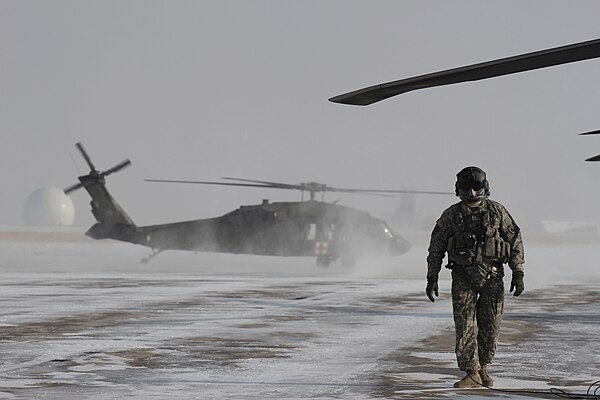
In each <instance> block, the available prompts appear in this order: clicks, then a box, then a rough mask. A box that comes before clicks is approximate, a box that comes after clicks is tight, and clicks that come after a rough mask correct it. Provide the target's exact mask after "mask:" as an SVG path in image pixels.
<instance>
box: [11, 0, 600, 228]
mask: <svg viewBox="0 0 600 400" xmlns="http://www.w3.org/2000/svg"><path fill="white" fill-rule="evenodd" d="M599 13H600V3H598V2H595V1H580V2H577V3H572V2H567V1H545V0H544V1H541V0H538V1H528V2H520V1H504V2H493V3H490V2H485V3H482V2H477V1H453V2H432V1H428V2H423V1H376V2H360V1H328V2H316V1H308V2H306V1H304V2H291V1H288V2H280V1H274V0H272V1H252V2H235V1H200V2H187V1H174V2H158V1H127V2H117V1H108V2H105V1H104V2H76V1H53V2H43V1H30V2H20V1H3V2H1V3H0V33H1V34H0V51H1V52H2V55H3V57H2V60H0V69H1V71H2V74H0V90H1V93H2V97H1V98H2V107H0V137H1V138H2V142H1V144H2V145H1V146H0V149H1V150H0V152H1V153H0V177H1V180H2V182H3V185H4V187H5V193H4V196H2V202H1V203H0V224H7V225H18V224H21V223H23V221H22V215H21V212H22V207H23V203H24V201H25V198H26V197H27V196H28V195H29V194H30V193H31V192H33V191H34V190H36V189H38V188H40V187H59V188H65V187H68V186H70V185H72V184H74V183H76V182H77V176H78V175H80V174H84V173H86V172H87V171H86V167H85V164H84V161H83V159H82V158H81V157H80V155H79V154H78V153H77V152H76V150H75V147H74V144H75V143H76V142H78V141H81V142H83V144H84V146H85V147H86V149H87V150H88V152H89V153H90V156H91V157H92V160H93V161H94V163H95V165H96V167H97V168H98V169H100V170H104V169H108V168H110V167H112V166H113V165H115V164H117V163H118V162H120V161H122V160H123V159H125V158H129V159H131V161H132V163H133V166H132V167H130V168H128V169H125V170H123V171H121V172H120V173H118V174H116V175H114V176H111V177H110V178H109V179H108V188H109V190H110V191H111V193H112V194H113V196H114V197H115V198H116V199H117V200H118V201H119V202H120V204H121V205H122V207H123V208H124V209H125V210H126V211H127V213H128V214H129V215H130V216H131V217H132V218H133V220H134V221H135V222H136V223H137V224H139V225H148V224H153V223H161V222H170V221H179V220H188V219H197V218H205V217H212V216H216V215H221V214H223V213H225V212H227V211H230V210H232V209H235V208H237V207H238V206H239V205H241V204H256V203H260V201H261V199H263V198H269V199H271V200H272V201H283V200H298V199H300V193H296V192H285V191H277V190H270V191H267V190H259V189H256V190H250V189H243V188H227V187H225V188H224V187H208V186H206V187H205V186H186V185H181V186H176V185H167V184H158V183H147V182H144V179H146V178H156V179H191V180H217V179H218V178H219V177H222V176H234V177H241V178H250V179H259V180H268V181H277V182H288V183H299V182H309V181H317V182H321V183H326V184H329V185H332V186H337V187H350V188H353V187H358V188H361V187H368V188H380V189H415V190H437V191H453V187H454V182H455V175H456V173H457V172H458V171H459V170H460V169H461V168H462V167H464V166H466V165H478V166H480V167H482V168H483V169H484V170H486V172H487V173H488V179H489V181H490V185H491V191H492V196H491V198H492V199H495V200H498V201H500V202H501V203H503V204H505V205H506V206H507V207H508V209H509V210H510V211H511V213H512V214H513V216H514V217H515V219H516V220H517V221H518V222H519V223H520V224H521V225H527V224H532V223H535V222H536V221H539V220H543V219H550V220H572V221H587V222H592V223H598V222H600V209H599V208H598V207H597V204H596V203H597V198H598V197H599V196H600V165H598V164H594V163H586V162H584V161H583V160H584V159H586V158H588V157H591V156H594V155H596V154H600V137H593V136H591V137H578V136H577V134H578V133H581V132H587V131H591V130H596V129H600V119H599V118H598V113H597V107H598V97H599V95H600V80H599V79H598V67H599V66H600V60H599V59H594V60H588V61H583V62H579V63H574V64H569V65H563V66H558V67H553V68H548V69H543V70H538V71H532V72H527V73H521V74H517V75H513V76H506V77H499V78H495V79H491V80H485V81H479V82H472V83H465V84H460V85H454V86H447V87H441V88H434V89H428V90H422V91H416V92H412V93H407V94H405V95H401V96H398V97H394V98H392V99H388V100H385V101H383V102H380V103H377V104H374V105H371V106H367V107H353V106H344V105H339V104H333V103H330V102H328V100H327V99H328V98H330V97H332V96H335V95H338V94H341V93H345V92H348V91H351V90H356V89H359V88H362V87H365V86H370V85H374V84H377V83H382V82H388V81H392V80H397V79H402V78H407V77H411V76H415V75H421V74H425V73H429V72H435V71H439V70H443V69H447V68H453V67H458V66H462V65H466V64H472V63H476V62H483V61H488V60H492V59H495V58H501V57H507V56H511V55H516V54H522V53H526V52H531V51H536V50H541V49H545V48H550V47H556V46H561V45H566V44H570V43H575V42H581V41H586V40H592V39H596V38H600V26H598V23H597V18H596V16H597V15H598V14H599ZM72 198H73V200H74V202H75V207H76V216H75V225H77V226H87V225H90V224H92V223H93V217H92V215H91V213H90V212H89V197H88V196H87V194H86V193H85V192H84V191H79V192H75V193H73V195H72ZM338 199H339V200H340V204H344V205H348V206H353V207H357V208H361V209H366V210H368V211H370V212H371V213H372V214H373V215H376V216H387V215H391V214H393V212H394V210H395V209H396V208H398V207H399V206H400V202H401V200H402V197H398V198H373V197H367V196H350V195H342V194H335V193H331V194H328V195H327V196H326V200H328V201H335V200H338ZM417 199H418V200H417V205H416V207H417V211H418V213H419V215H421V216H423V217H424V218H429V216H431V218H432V220H434V219H435V218H437V216H438V215H439V214H440V213H441V212H442V210H443V209H444V208H446V207H447V206H448V205H449V204H451V203H453V202H455V201H457V199H456V198H455V197H453V196H448V197H421V196H419V197H417ZM400 228H401V227H400Z"/></svg>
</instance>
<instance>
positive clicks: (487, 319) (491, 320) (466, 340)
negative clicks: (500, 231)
mask: <svg viewBox="0 0 600 400" xmlns="http://www.w3.org/2000/svg"><path fill="white" fill-rule="evenodd" d="M452 310H453V313H454V326H455V329H456V348H455V352H456V360H457V362H458V367H459V368H460V369H461V370H462V371H466V372H471V371H477V370H479V368H480V366H481V365H482V364H490V363H491V362H492V359H493V358H494V354H495V352H496V345H497V343H498V333H499V331H500V322H501V321H502V314H503V313H504V282H503V280H502V276H492V277H491V278H489V279H488V280H487V281H486V282H485V283H484V284H483V285H481V286H479V287H476V286H475V285H473V283H472V282H471V278H470V277H469V276H468V275H467V274H466V273H465V271H464V270H462V269H461V268H455V269H454V270H453V271H452Z"/></svg>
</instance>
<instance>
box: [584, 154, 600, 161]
mask: <svg viewBox="0 0 600 400" xmlns="http://www.w3.org/2000/svg"><path fill="white" fill-rule="evenodd" d="M585 161H600V154H599V155H597V156H594V157H590V158H588V159H586V160H585Z"/></svg>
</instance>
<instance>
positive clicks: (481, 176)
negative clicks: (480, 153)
mask: <svg viewBox="0 0 600 400" xmlns="http://www.w3.org/2000/svg"><path fill="white" fill-rule="evenodd" d="M471 189H473V190H475V191H476V192H478V191H480V190H482V189H483V190H482V194H481V195H476V196H470V195H467V192H470V190H471ZM461 191H462V192H463V193H461ZM454 193H455V194H456V195H457V196H460V198H461V199H462V200H470V201H476V200H481V199H482V198H483V197H484V196H485V197H487V196H489V195H490V184H489V182H488V180H487V178H486V176H485V172H484V171H483V170H482V169H481V168H479V167H475V166H471V167H465V168H463V169H462V170H461V171H460V172H459V173H458V174H456V185H455V192H454ZM461 194H462V195H461ZM463 195H464V196H463ZM463 197H465V198H463Z"/></svg>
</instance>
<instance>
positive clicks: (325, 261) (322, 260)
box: [317, 256, 333, 267]
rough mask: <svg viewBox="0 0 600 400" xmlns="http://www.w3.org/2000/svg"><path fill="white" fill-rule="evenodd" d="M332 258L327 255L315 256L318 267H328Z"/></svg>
mask: <svg viewBox="0 0 600 400" xmlns="http://www.w3.org/2000/svg"><path fill="white" fill-rule="evenodd" d="M332 261H333V259H332V258H331V257H329V256H317V265H318V266H319V267H329V265H330V264H331V262H332Z"/></svg>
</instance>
